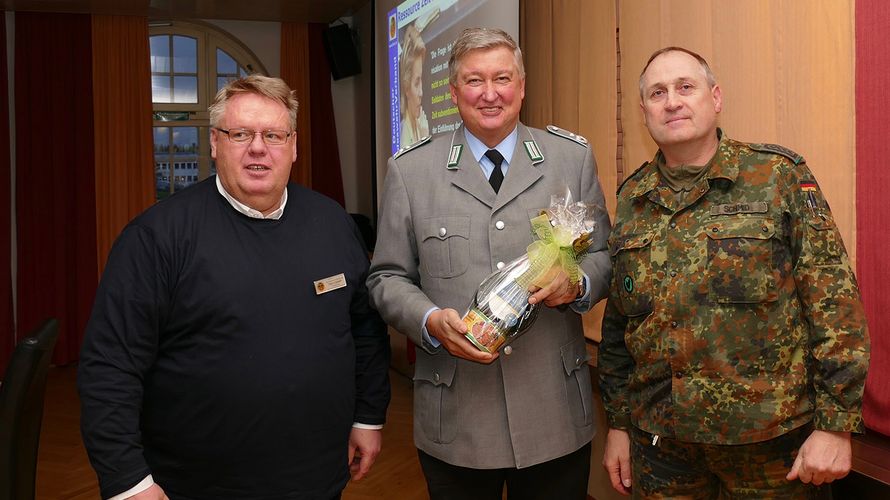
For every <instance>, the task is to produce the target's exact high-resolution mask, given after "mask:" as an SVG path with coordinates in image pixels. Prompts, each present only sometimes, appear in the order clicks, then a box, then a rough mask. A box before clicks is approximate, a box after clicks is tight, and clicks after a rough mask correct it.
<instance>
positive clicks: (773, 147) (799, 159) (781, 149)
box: [748, 143, 804, 165]
mask: <svg viewBox="0 0 890 500" xmlns="http://www.w3.org/2000/svg"><path fill="white" fill-rule="evenodd" d="M748 147H750V148H751V149H753V150H754V151H759V152H761V153H773V154H777V155H782V156H784V157H786V158H788V159H789V160H791V161H792V162H794V164H795V165H798V164H801V163H804V159H803V156H800V155H799V154H797V153H795V152H794V151H791V150H790V149H788V148H786V147H785V146H779V145H778V144H758V143H754V144H748Z"/></svg>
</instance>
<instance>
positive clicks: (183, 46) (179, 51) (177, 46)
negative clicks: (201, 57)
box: [173, 35, 198, 73]
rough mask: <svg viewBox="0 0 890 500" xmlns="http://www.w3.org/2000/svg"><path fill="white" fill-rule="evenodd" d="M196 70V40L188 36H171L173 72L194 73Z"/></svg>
mask: <svg viewBox="0 0 890 500" xmlns="http://www.w3.org/2000/svg"><path fill="white" fill-rule="evenodd" d="M197 71H198V40H197V39H195V38H192V37H189V36H180V35H175V36H174V37H173V72H174V73H196V72H197Z"/></svg>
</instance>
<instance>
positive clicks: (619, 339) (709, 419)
mask: <svg viewBox="0 0 890 500" xmlns="http://www.w3.org/2000/svg"><path fill="white" fill-rule="evenodd" d="M718 133H720V134H721V140H720V145H719V147H718V150H717V153H716V155H715V156H714V158H713V159H712V160H711V166H710V168H709V170H708V172H707V173H706V174H705V175H704V176H703V177H702V178H701V179H700V180H699V181H698V183H697V184H696V185H695V187H694V188H693V190H692V191H691V192H690V193H687V195H686V198H685V200H684V201H683V203H682V204H680V203H678V202H677V200H676V198H675V196H674V193H673V192H672V191H671V190H670V189H669V188H668V187H667V186H666V185H665V184H663V183H662V182H661V178H660V174H659V172H658V168H657V164H656V161H658V158H659V155H660V153H659V155H656V158H655V159H653V160H652V161H650V162H648V163H646V164H644V165H643V166H642V167H641V168H640V169H639V170H638V171H636V172H635V173H634V174H632V175H631V176H630V177H629V178H628V179H627V181H626V182H625V183H624V184H623V185H622V186H621V187H620V188H619V191H618V208H617V214H616V219H615V224H614V227H613V229H612V234H611V237H610V240H609V245H610V252H611V256H612V265H613V271H614V272H613V278H612V284H611V290H610V294H609V301H608V305H607V307H606V313H605V317H604V319H603V340H602V343H601V345H600V348H599V359H598V364H599V372H600V386H601V389H602V394H603V401H604V404H605V407H606V413H607V416H608V420H609V425H610V426H611V427H613V428H617V429H627V428H628V427H629V425H631V424H632V425H634V426H636V427H638V428H640V429H642V430H644V431H647V432H650V433H653V434H658V435H661V436H663V437H671V438H676V439H681V440H684V441H690V442H698V443H715V444H739V443H751V442H757V441H762V440H765V439H770V438H772V437H775V436H778V435H781V434H784V433H785V432H788V431H789V430H791V429H794V428H796V427H798V426H800V425H803V424H805V423H807V422H809V421H813V422H814V425H815V428H817V429H824V430H836V431H858V432H861V430H862V417H861V400H862V389H863V384H864V382H865V375H866V371H867V367H868V332H867V327H866V321H865V314H864V311H863V307H862V304H861V302H860V299H859V289H858V286H857V284H856V278H855V276H854V275H853V271H852V270H851V268H850V262H849V260H848V257H847V253H846V250H845V249H844V245H843V241H842V240H841V236H840V234H839V232H838V230H837V227H836V226H835V223H834V219H833V218H832V215H831V211H830V209H829V207H828V204H827V203H826V201H825V198H824V197H823V196H822V193H821V191H820V190H819V187H818V185H817V184H816V181H815V179H814V177H813V175H812V174H811V173H810V171H809V169H808V168H807V166H806V163H805V162H804V160H803V158H802V157H800V156H799V155H797V154H796V153H794V152H792V151H790V150H787V149H785V148H782V147H781V146H775V145H770V144H746V143H741V142H737V141H733V140H730V139H728V138H727V137H726V136H725V135H722V132H718Z"/></svg>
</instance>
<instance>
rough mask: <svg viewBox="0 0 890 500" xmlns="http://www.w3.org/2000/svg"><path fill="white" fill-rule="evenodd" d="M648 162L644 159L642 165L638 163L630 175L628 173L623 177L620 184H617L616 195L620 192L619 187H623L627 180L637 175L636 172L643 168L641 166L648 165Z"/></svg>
mask: <svg viewBox="0 0 890 500" xmlns="http://www.w3.org/2000/svg"><path fill="white" fill-rule="evenodd" d="M648 164H649V162H648V161H644V162H643V164H642V165H640V166H639V167H637V169H636V170H634V171H633V172H631V173H630V175H628V176H627V177H625V178H624V180H623V181H621V184H619V185H618V189H616V190H615V194H616V195H617V194H618V193H620V192H621V188H623V187H624V185H625V184H626V183H627V181H629V180H630V178H631V177H633V176H635V175H637V172H639V171H640V170H643V167H645V166H646V165H648Z"/></svg>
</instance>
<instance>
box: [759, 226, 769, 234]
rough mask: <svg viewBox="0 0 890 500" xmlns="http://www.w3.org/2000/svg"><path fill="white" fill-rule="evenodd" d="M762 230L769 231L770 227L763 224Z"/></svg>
mask: <svg viewBox="0 0 890 500" xmlns="http://www.w3.org/2000/svg"><path fill="white" fill-rule="evenodd" d="M760 230H761V231H763V232H764V233H765V232H767V231H769V228H768V227H766V226H763V227H761V228H760Z"/></svg>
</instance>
